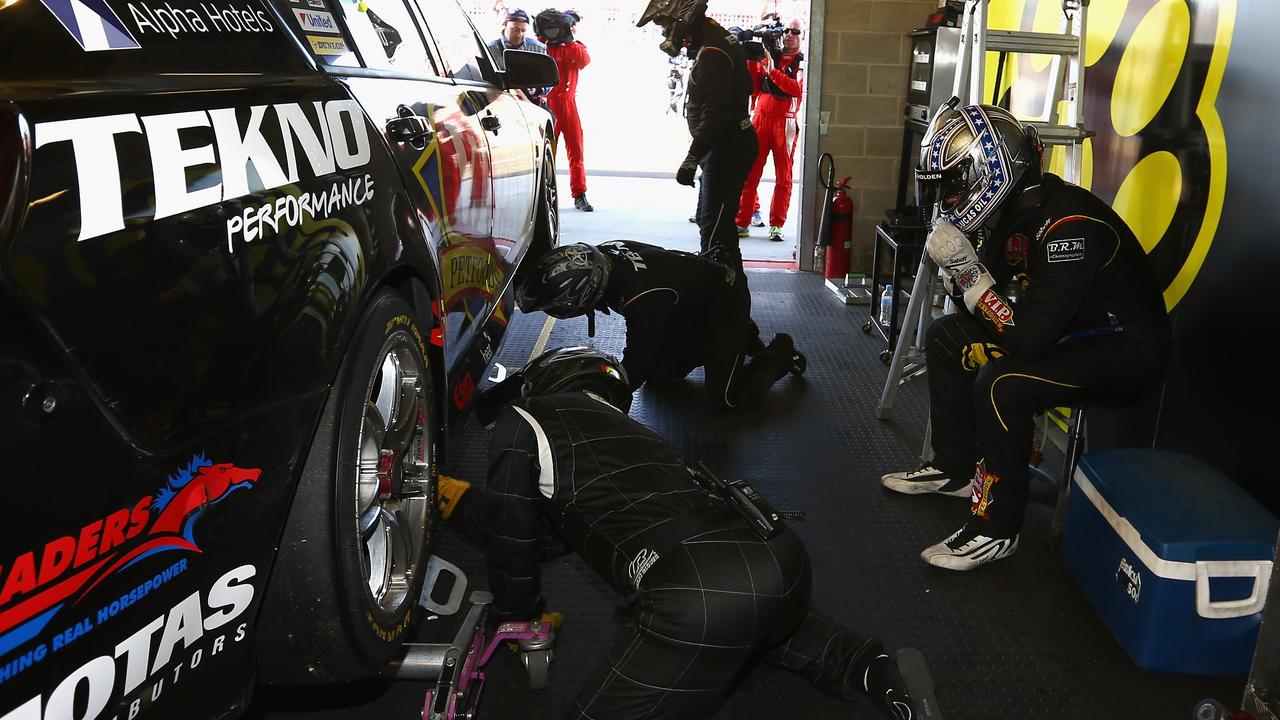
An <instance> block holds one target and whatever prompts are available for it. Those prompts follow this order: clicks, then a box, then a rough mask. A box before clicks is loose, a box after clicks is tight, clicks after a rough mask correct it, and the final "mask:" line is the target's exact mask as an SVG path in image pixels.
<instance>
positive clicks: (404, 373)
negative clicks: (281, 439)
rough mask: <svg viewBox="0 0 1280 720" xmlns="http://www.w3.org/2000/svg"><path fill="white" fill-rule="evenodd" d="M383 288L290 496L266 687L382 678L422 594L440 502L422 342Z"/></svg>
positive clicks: (265, 662)
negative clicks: (380, 674)
mask: <svg viewBox="0 0 1280 720" xmlns="http://www.w3.org/2000/svg"><path fill="white" fill-rule="evenodd" d="M427 336H428V335H427V333H426V332H425V331H424V330H423V329H422V328H421V327H420V326H419V325H418V323H417V321H416V319H415V318H414V315H413V311H412V308H411V306H410V305H409V303H408V302H406V301H405V300H404V299H403V298H402V297H401V296H400V295H398V294H396V293H395V292H393V291H390V290H383V291H382V292H381V293H379V294H378V295H377V296H376V297H375V298H374V300H373V302H372V303H371V304H370V306H369V308H368V309H367V310H366V312H365V314H364V318H363V320H362V321H361V323H360V326H359V328H358V329H357V330H356V334H355V337H354V338H353V340H352V344H351V346H350V348H349V351H348V355H347V358H346V360H345V361H344V363H343V368H342V370H341V371H340V372H339V376H338V382H337V383H336V385H335V386H334V388H333V389H332V390H331V391H330V397H329V399H328V401H327V403H326V406H325V412H324V416H323V417H322V418H321V421H320V425H319V427H318V429H317V431H316V435H315V439H314V441H313V443H312V446H311V450H310V453H309V455H308V458H307V463H306V465H305V468H304V470H303V473H302V477H301V479H300V480H299V483H298V488H297V491H296V493H295V495H294V501H293V507H292V509H291V510H290V513H289V519H288V521H287V524H286V527H285V532H284V537H283V539H282V543H281V546H280V550H279V554H278V556H277V558H276V562H275V569H274V571H273V573H272V578H271V582H270V584H269V586H268V590H267V594H266V598H265V600H264V605H263V609H262V614H261V615H260V619H259V633H258V649H259V659H260V661H261V662H260V665H261V667H260V675H261V677H262V679H263V680H264V681H266V682H273V683H278V684H297V683H314V682H338V681H345V680H351V679H355V678H359V677H364V676H367V675H370V674H373V673H376V672H377V671H379V670H380V669H381V668H382V667H383V666H385V664H386V663H387V661H388V660H389V659H390V658H391V656H392V654H393V653H394V652H395V651H396V649H397V648H398V647H399V646H400V644H401V643H402V642H403V640H404V636H405V634H406V633H407V631H408V629H409V626H410V624H411V622H412V620H413V617H414V609H415V607H416V605H417V600H418V595H419V593H420V592H421V591H422V582H423V578H424V569H425V566H426V560H427V557H428V548H429V545H430V539H431V530H432V517H433V515H432V513H433V507H432V506H433V504H434V499H435V498H434V495H435V440H436V438H435V434H436V433H435V428H436V423H435V420H436V418H435V413H434V411H433V408H434V404H433V402H434V392H435V388H434V385H433V383H432V375H431V371H430V368H429V366H428V358H429V357H430V356H429V355H428V354H427V348H426V345H425V338H426V337H427Z"/></svg>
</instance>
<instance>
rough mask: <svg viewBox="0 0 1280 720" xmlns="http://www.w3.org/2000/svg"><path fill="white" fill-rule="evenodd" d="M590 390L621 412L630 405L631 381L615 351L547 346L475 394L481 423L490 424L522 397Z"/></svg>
mask: <svg viewBox="0 0 1280 720" xmlns="http://www.w3.org/2000/svg"><path fill="white" fill-rule="evenodd" d="M577 390H582V391H585V392H589V393H591V394H593V395H595V396H597V397H599V398H600V399H602V400H604V401H605V402H607V403H609V404H610V405H612V406H614V407H616V408H618V409H619V410H621V411H622V412H624V413H625V412H627V411H628V410H630V409H631V384H630V383H629V382H628V381H627V373H626V371H625V370H623V369H622V365H621V364H620V363H619V362H618V361H617V359H615V358H614V357H613V356H612V355H608V354H606V353H602V352H600V351H599V350H595V349H592V348H587V347H566V348H557V349H555V350H548V351H546V352H544V353H543V354H541V355H539V356H538V357H536V358H534V359H533V360H530V361H529V364H528V365H525V366H524V367H523V368H521V369H519V370H516V371H515V372H513V373H511V374H510V375H508V376H507V378H506V379H505V380H503V381H502V382H500V383H498V384H497V385H494V386H492V387H488V388H485V390H484V391H483V392H481V393H480V394H479V396H477V397H476V402H475V404H474V406H473V407H474V410H475V413H476V419H477V420H479V421H480V424H481V425H483V426H485V427H489V426H490V425H492V424H493V422H494V421H495V420H497V418H498V411H500V410H502V408H504V407H506V406H507V405H510V404H511V403H513V402H515V401H516V400H519V399H520V398H529V397H541V396H543V395H554V394H555V393H561V392H574V391H577Z"/></svg>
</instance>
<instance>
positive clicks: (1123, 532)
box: [1062, 450, 1280, 675]
mask: <svg viewBox="0 0 1280 720" xmlns="http://www.w3.org/2000/svg"><path fill="white" fill-rule="evenodd" d="M1074 480H1075V482H1074V483H1072V486H1071V497H1070V501H1069V502H1070V505H1069V506H1068V508H1069V510H1068V514H1067V523H1066V528H1065V529H1064V530H1063V536H1062V557H1063V559H1064V560H1065V561H1066V563H1067V567H1068V568H1069V569H1070V570H1071V574H1072V575H1074V576H1075V578H1076V581H1077V582H1078V583H1079V584H1080V587H1081V588H1082V589H1083V590H1084V592H1085V594H1086V595H1088V596H1089V600H1090V601H1091V602H1092V603H1093V607H1094V609H1096V610H1097V611H1098V614H1099V615H1101V616H1102V620H1103V622H1105V623H1106V625H1107V627H1108V628H1110V630H1111V634H1112V635H1113V636H1115V639H1116V640H1117V641H1118V642H1119V643H1120V644H1121V645H1122V646H1123V647H1124V649H1125V650H1126V651H1127V652H1128V653H1129V657H1131V658H1133V661H1134V663H1136V664H1137V665H1138V666H1139V667H1142V668H1144V669H1147V670H1154V671H1159V672H1171V673H1188V674H1196V675H1246V674H1248V672H1249V665H1250V662H1251V660H1252V657H1253V649H1254V644H1255V642H1256V640H1257V636H1258V624H1259V622H1260V621H1261V620H1262V605H1263V602H1264V601H1266V598H1267V585H1268V582H1269V581H1270V579H1271V562H1272V558H1273V557H1274V556H1275V542H1276V533H1277V531H1278V530H1280V522H1277V520H1276V518H1275V516H1273V515H1272V514H1271V513H1269V512H1267V511H1266V510H1265V509H1263V508H1262V506H1260V505H1258V503H1257V502H1256V501H1254V500H1253V498H1251V497H1250V496H1249V495H1248V494H1247V493H1246V492H1245V491H1244V490H1242V489H1240V487H1239V486H1237V485H1236V484H1235V483H1233V482H1231V481H1230V480H1228V479H1227V478H1226V477H1224V476H1223V475H1222V474H1221V473H1219V472H1218V471H1217V470H1215V469H1213V468H1212V467H1211V466H1209V465H1208V464H1206V463H1204V462H1201V461H1200V460H1197V459H1195V458H1193V457H1189V456H1186V455H1181V454H1179V453H1173V452H1167V451H1163V450H1106V451H1102V452H1095V453H1088V454H1086V455H1084V456H1083V457H1082V458H1081V459H1080V464H1079V466H1078V467H1077V468H1076V471H1075V476H1074Z"/></svg>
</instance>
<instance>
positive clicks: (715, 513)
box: [438, 348, 913, 720]
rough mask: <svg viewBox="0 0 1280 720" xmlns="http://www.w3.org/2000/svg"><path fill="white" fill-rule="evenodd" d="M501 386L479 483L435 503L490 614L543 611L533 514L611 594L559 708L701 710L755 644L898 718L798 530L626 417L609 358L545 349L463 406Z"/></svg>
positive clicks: (605, 715) (888, 677) (873, 644)
mask: <svg viewBox="0 0 1280 720" xmlns="http://www.w3.org/2000/svg"><path fill="white" fill-rule="evenodd" d="M513 397H514V399H515V401H514V402H511V403H510V404H507V405H505V407H502V408H501V409H500V410H499V411H498V412H497V417H496V421H495V422H494V430H493V437H492V442H491V445H490V450H489V476H488V483H487V487H486V488H484V489H479V488H472V487H470V485H469V484H468V483H466V482H463V481H461V480H457V479H454V478H450V477H447V476H444V475H442V476H440V480H439V494H438V501H439V504H440V507H441V511H442V513H443V515H444V517H445V518H446V519H451V520H452V522H454V523H458V524H461V525H462V527H463V530H464V531H465V532H466V534H468V535H470V536H471V537H474V538H483V542H484V545H485V550H486V556H487V561H488V568H489V585H490V590H491V591H492V593H493V596H494V610H495V613H496V615H497V618H498V619H499V620H525V619H529V618H536V617H539V616H540V615H541V614H542V613H543V610H544V609H545V605H546V602H545V600H544V598H543V595H542V589H541V584H540V573H539V569H538V564H539V561H540V560H541V559H542V553H543V548H544V536H543V528H544V527H549V528H551V529H552V530H553V531H554V532H555V534H556V535H557V536H558V537H559V539H560V540H561V541H563V542H564V544H565V545H566V546H567V547H568V548H569V549H571V550H572V551H573V552H575V553H577V554H578V555H579V556H580V557H581V558H582V559H583V560H584V561H585V562H586V564H587V565H588V566H589V567H590V568H591V569H592V570H593V571H594V572H595V573H596V574H597V575H599V576H600V577H601V578H602V579H603V580H604V581H605V582H606V583H608V584H609V585H610V586H611V587H612V588H613V589H615V590H617V591H618V592H619V593H621V594H622V595H624V596H625V597H626V598H627V601H626V611H627V612H626V615H627V617H628V618H629V622H628V623H627V630H626V632H625V633H624V634H623V636H622V638H620V639H619V640H618V642H617V643H616V644H615V645H614V647H613V649H612V650H610V652H609V654H608V655H607V656H606V657H605V658H604V659H603V660H601V662H600V664H599V666H598V667H596V669H595V670H594V672H592V674H591V675H590V677H589V678H588V679H587V681H586V684H585V685H584V686H583V688H582V690H581V691H580V692H579V694H578V698H577V700H576V702H575V703H574V706H573V708H572V710H571V711H570V713H569V717H571V718H577V719H585V718H594V719H595V720H632V719H637V720H638V719H639V718H647V719H650V720H676V719H681V718H707V717H711V716H712V715H714V714H715V712H716V710H717V709H718V708H719V706H720V705H721V704H722V703H723V702H724V700H725V696H726V691H727V689H728V688H729V687H730V685H731V684H732V683H733V681H734V680H735V679H736V678H737V677H738V676H739V675H740V674H741V673H742V671H743V669H744V668H745V667H746V666H747V664H748V663H749V662H751V661H752V660H753V659H755V658H757V657H762V658H763V659H765V660H766V661H768V662H770V663H773V664H775V665H779V666H782V667H785V668H788V669H790V670H793V671H796V672H799V673H801V674H803V675H804V676H805V677H807V678H808V679H809V680H810V681H811V682H813V683H814V684H815V685H817V686H818V687H819V688H821V689H822V690H824V691H826V692H828V693H831V694H833V695H836V696H838V697H842V698H854V697H857V696H867V697H869V698H870V700H871V702H872V703H873V704H874V705H875V706H876V707H877V708H878V709H879V710H880V712H881V713H883V714H884V715H885V716H886V717H890V718H895V720H911V718H912V717H913V711H912V707H911V699H910V697H908V694H907V691H906V689H905V687H904V683H903V680H902V677H901V675H900V673H899V671H898V668H897V665H896V663H895V662H894V660H893V659H892V658H890V657H889V656H888V655H887V654H886V653H885V652H884V648H883V646H882V645H881V643H880V642H879V641H878V640H875V639H871V638H863V637H860V636H858V635H855V634H854V633H853V632H850V631H849V630H847V629H845V628H844V627H842V626H840V625H839V624H837V623H836V622H835V621H834V620H832V619H831V618H829V617H827V616H826V615H824V614H823V613H821V612H819V611H817V610H815V609H813V608H811V607H809V593H810V572H811V568H810V564H809V557H808V555H807V553H806V552H805V548H804V545H803V544H801V542H800V540H799V538H797V537H796V535H795V534H794V533H793V532H792V531H791V530H790V529H788V528H787V527H785V525H783V524H782V523H781V521H778V522H777V523H776V525H775V526H774V527H773V529H772V531H769V532H766V531H765V530H762V529H758V528H757V527H755V526H753V524H752V523H751V521H750V520H749V519H748V517H749V513H744V512H742V511H740V510H739V509H737V508H738V506H737V505H735V503H734V502H732V501H731V500H729V499H726V498H727V497H728V495H727V494H725V493H723V492H720V491H716V490H711V489H708V487H706V486H705V485H704V484H703V483H702V482H700V480H699V478H700V477H701V478H706V475H705V474H698V473H695V472H694V471H692V470H691V469H690V468H689V467H688V466H686V465H685V462H684V460H683V459H682V458H681V457H680V455H679V453H677V452H676V450H675V448H674V447H672V445H671V444H670V443H668V442H667V441H666V440H664V439H663V438H662V437H660V436H659V435H657V434H656V433H654V432H653V431H652V430H650V429H649V428H647V427H645V426H644V425H642V424H640V423H638V422H636V421H635V420H632V419H631V418H630V417H628V416H627V415H626V413H625V410H626V409H627V408H629V407H630V404H631V390H630V387H629V386H628V384H627V382H626V378H625V373H624V372H623V371H620V370H619V369H618V368H617V366H616V363H615V362H614V361H613V358H611V357H609V356H607V355H602V354H600V353H598V352H596V351H594V350H589V349H586V348H565V349H561V350H553V351H550V352H549V353H546V354H544V355H542V356H541V357H539V358H537V359H535V360H534V361H532V362H531V363H530V364H529V365H528V366H527V367H526V368H525V369H524V370H523V371H521V372H520V373H518V374H517V375H514V376H512V377H511V378H508V379H507V380H506V381H504V382H503V383H500V384H499V385H498V386H496V387H495V388H492V389H491V390H489V391H488V392H487V393H486V396H485V398H484V401H485V403H484V405H482V406H481V407H480V408H478V410H477V412H479V413H481V414H482V415H483V414H485V413H486V412H491V411H489V410H487V408H495V407H500V406H502V405H503V402H505V401H506V400H509V399H512V398H513ZM619 408H621V409H619ZM482 419H486V418H482Z"/></svg>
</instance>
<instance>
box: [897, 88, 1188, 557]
mask: <svg viewBox="0 0 1280 720" xmlns="http://www.w3.org/2000/svg"><path fill="white" fill-rule="evenodd" d="M1040 162H1041V146H1040V142H1039V139H1038V138H1037V136H1036V134H1035V131H1034V130H1033V129H1031V128H1029V127H1023V126H1022V125H1021V124H1020V123H1019V122H1018V121H1017V120H1015V119H1014V118H1013V116H1012V115H1010V114H1009V113H1007V112H1005V111H1004V110H1001V109H999V108H995V107H991V106H988V105H970V106H968V107H963V108H959V109H958V110H957V109H955V108H954V107H952V106H950V105H948V106H944V107H943V108H942V109H941V110H940V111H939V113H938V114H937V116H936V117H935V119H934V121H933V123H932V124H931V126H930V128H929V131H928V132H927V133H926V135H925V138H924V141H923V143H922V144H921V164H920V168H919V169H918V170H917V173H916V175H917V179H918V183H919V185H920V188H921V190H922V194H923V195H925V196H930V197H931V198H932V199H933V200H934V201H936V202H938V203H939V209H940V210H941V218H940V220H939V221H938V223H937V224H936V225H935V227H934V229H933V231H932V232H931V233H930V235H929V238H928V241H927V243H926V250H927V251H928V252H929V255H930V256H931V257H932V258H933V259H934V261H935V262H937V263H938V265H939V266H940V267H941V269H942V272H943V275H944V276H946V277H947V279H948V280H949V282H950V283H951V287H952V291H953V293H954V294H955V296H956V301H957V305H958V306H960V307H961V308H962V311H961V312H958V313H955V314H952V315H948V316H945V317H942V318H940V319H938V320H937V321H936V322H934V324H933V325H932V326H931V327H930V328H929V332H928V334H927V339H926V343H925V355H926V358H927V360H926V364H927V366H928V371H929V372H928V376H929V398H930V419H931V421H932V429H933V435H932V438H933V451H934V458H933V460H932V462H931V463H930V464H927V465H925V466H924V467H922V468H920V469H919V470H915V471H912V472H906V473H889V474H887V475H885V476H884V477H883V478H882V482H883V484H884V485H885V487H888V488H889V489H891V490H896V491H898V492H903V493H908V494H918V493H928V492H937V493H942V494H946V495H954V496H957V497H969V498H970V502H971V504H970V515H969V518H968V520H967V521H966V523H965V525H964V527H962V528H961V529H960V530H958V531H957V532H955V533H954V534H952V535H951V536H950V537H948V538H947V539H946V540H944V541H942V542H940V543H938V544H936V545H932V546H930V547H928V548H926V549H925V550H924V552H923V553H922V554H921V557H922V558H923V559H924V560H925V561H926V562H928V563H930V564H931V565H936V566H938V567H943V568H948V569H952V570H970V569H972V568H975V567H978V566H979V565H982V564H983V563H987V562H991V561H993V560H999V559H1001V558H1004V557H1008V556H1009V555H1012V554H1013V552H1014V551H1015V550H1016V549H1017V546H1018V534H1019V531H1020V530H1021V528H1022V518H1023V511H1024V509H1025V507H1026V503H1027V495H1028V492H1029V485H1030V471H1029V470H1028V467H1027V461H1028V456H1029V453H1030V449H1031V443H1032V435H1033V430H1034V415H1035V413H1036V412H1039V411H1042V410H1044V409H1046V408H1051V407H1058V406H1077V405H1082V404H1088V403H1104V404H1115V403H1118V402H1126V401H1131V400H1132V399H1136V397H1137V396H1138V395H1139V394H1140V393H1141V392H1142V391H1144V390H1145V389H1147V388H1149V387H1151V386H1152V385H1153V384H1154V383H1156V382H1158V381H1159V379H1160V378H1161V377H1162V376H1163V374H1164V368H1165V363H1166V356H1167V354H1168V348H1169V346H1170V331H1169V324H1168V320H1167V318H1166V316H1165V309H1164V302H1163V299H1162V298H1161V295H1160V291H1159V289H1158V288H1157V286H1156V284H1155V281H1154V279H1153V277H1152V275H1151V272H1150V270H1149V268H1148V267H1147V264H1146V257H1145V253H1144V252H1143V250H1142V246H1141V245H1139V244H1138V241H1137V239H1136V238H1135V237H1134V235H1133V232H1132V231H1131V230H1130V229H1129V227H1128V226H1127V225H1126V224H1125V222H1124V220H1122V219H1121V218H1120V217H1119V216H1118V215H1116V213H1115V212H1114V211H1113V210H1112V209H1111V208H1110V207H1108V206H1107V204H1106V203H1104V202H1103V201H1102V200H1101V199H1099V198H1098V197H1097V196H1095V195H1093V194H1092V193H1090V192H1089V191H1087V190H1084V189H1082V188H1079V187H1076V186H1074V185H1069V184H1067V183H1065V182H1063V181H1062V179H1060V178H1058V177H1057V176H1055V175H1049V174H1045V175H1043V176H1042V175H1041V172H1040ZM971 238H973V239H977V240H978V242H979V247H978V248H977V249H976V250H975V248H974V246H973V243H972V242H971ZM1014 294H1016V295H1017V296H1018V297H1017V301H1016V302H1014V301H1013V300H1012V299H1011V297H1012V296H1013V295H1014ZM970 478H972V480H970Z"/></svg>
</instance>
